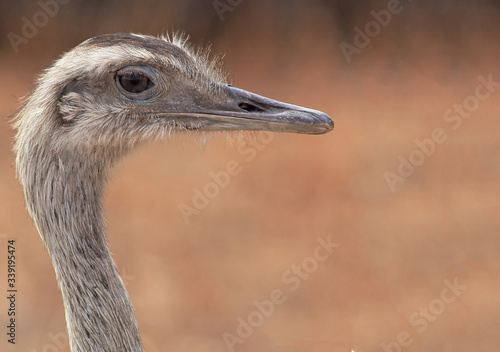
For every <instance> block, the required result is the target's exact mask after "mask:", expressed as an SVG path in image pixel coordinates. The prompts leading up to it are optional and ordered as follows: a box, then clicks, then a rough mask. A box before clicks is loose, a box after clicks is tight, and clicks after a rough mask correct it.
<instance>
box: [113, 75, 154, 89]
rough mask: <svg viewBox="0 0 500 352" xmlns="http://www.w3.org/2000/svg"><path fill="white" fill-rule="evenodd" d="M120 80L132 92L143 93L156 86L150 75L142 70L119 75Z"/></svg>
mask: <svg viewBox="0 0 500 352" xmlns="http://www.w3.org/2000/svg"><path fill="white" fill-rule="evenodd" d="M118 82H120V85H121V86H122V88H123V89H125V90H126V91H127V92H130V93H142V92H144V91H145V90H147V89H149V88H151V87H153V86H154V83H153V82H151V80H150V79H149V77H148V76H146V75H145V74H144V73H142V72H134V71H128V72H125V73H123V74H119V75H118Z"/></svg>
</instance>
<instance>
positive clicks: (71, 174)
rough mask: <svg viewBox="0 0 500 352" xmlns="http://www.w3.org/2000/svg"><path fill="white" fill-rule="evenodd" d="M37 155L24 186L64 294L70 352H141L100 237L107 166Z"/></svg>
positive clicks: (128, 304)
mask: <svg viewBox="0 0 500 352" xmlns="http://www.w3.org/2000/svg"><path fill="white" fill-rule="evenodd" d="M37 154H38V156H35V157H34V158H33V159H34V160H32V165H31V166H33V169H32V170H31V172H30V171H29V170H28V171H26V172H24V174H23V175H21V176H22V178H23V179H22V183H23V185H24V189H25V195H26V198H27V203H28V208H29V210H30V213H31V215H32V217H33V219H34V220H35V224H36V226H37V228H38V231H39V232H40V235H41V237H42V239H43V241H44V243H45V245H46V247H47V249H48V251H49V253H50V256H51V259H52V263H53V265H54V269H55V272H56V277H57V280H58V281H59V285H60V288H61V291H62V295H63V301H64V307H65V312H66V322H67V326H68V331H69V338H70V344H71V350H72V351H73V352H76V351H78V352H80V351H81V352H83V351H85V352H87V351H120V352H121V351H133V352H137V351H139V352H140V351H143V347H142V343H141V339H140V336H139V330H138V327H137V322H136V320H135V317H134V314H133V307H132V304H131V302H130V299H129V297H128V294H127V291H126V289H125V286H124V284H123V282H122V280H121V278H120V276H119V275H118V272H117V270H116V267H115V264H114V262H113V259H112V258H111V254H110V252H109V249H108V246H107V240H106V236H105V233H104V228H105V224H104V214H103V207H102V194H103V191H104V186H105V182H106V173H107V169H108V168H109V166H107V165H102V164H100V163H98V162H91V160H85V159H79V158H75V157H74V156H72V157H67V158H66V159H64V158H63V157H61V156H51V157H47V153H43V152H42V153H37ZM40 155H42V156H43V159H40V160H36V159H37V158H41V157H40ZM75 159H76V160H75ZM78 159H79V160H78ZM35 167H36V168H35ZM28 168H29V165H28Z"/></svg>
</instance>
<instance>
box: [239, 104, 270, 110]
mask: <svg viewBox="0 0 500 352" xmlns="http://www.w3.org/2000/svg"><path fill="white" fill-rule="evenodd" d="M238 106H239V108H240V109H242V110H245V111H247V112H260V111H264V110H262V109H261V108H259V107H258V106H255V105H252V104H248V103H239V104H238Z"/></svg>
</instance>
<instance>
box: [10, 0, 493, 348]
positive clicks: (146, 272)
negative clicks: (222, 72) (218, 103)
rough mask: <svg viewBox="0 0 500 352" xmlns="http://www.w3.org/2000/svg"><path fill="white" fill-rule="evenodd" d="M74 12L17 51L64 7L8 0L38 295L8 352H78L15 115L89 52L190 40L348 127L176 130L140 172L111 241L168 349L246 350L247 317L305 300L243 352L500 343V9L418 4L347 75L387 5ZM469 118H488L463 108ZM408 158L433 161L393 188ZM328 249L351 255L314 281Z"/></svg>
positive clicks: (19, 239)
mask: <svg viewBox="0 0 500 352" xmlns="http://www.w3.org/2000/svg"><path fill="white" fill-rule="evenodd" d="M45 1H46V2H44V0H42V3H47V2H50V1H49V0H45ZM61 2H62V1H61ZM66 2H67V4H61V5H59V8H57V11H55V12H54V13H53V16H52V15H51V16H47V18H48V20H47V23H46V24H45V25H43V26H40V28H38V29H37V33H36V34H35V35H34V36H33V37H32V38H28V39H26V42H25V43H24V42H23V43H22V44H19V45H17V46H16V45H14V46H13V45H12V43H11V38H12V35H10V36H9V33H15V34H17V35H22V27H23V18H24V17H25V18H26V19H27V20H28V21H33V17H34V16H35V15H36V14H37V13H38V12H40V11H44V10H43V8H42V7H41V5H40V3H37V2H33V1H17V2H15V3H14V2H3V3H2V5H1V7H2V9H1V11H0V29H1V31H2V36H1V37H0V62H1V65H0V69H1V77H2V84H1V85H0V97H1V98H0V99H1V100H0V114H1V115H2V116H4V117H5V118H4V119H2V121H1V122H0V163H1V168H0V192H1V193H0V194H1V197H0V241H1V242H0V251H1V252H0V273H2V274H1V277H3V278H0V289H1V290H2V296H4V295H5V292H6V290H7V284H6V282H7V278H6V267H7V265H6V262H7V253H6V252H7V247H6V240H7V239H10V238H12V239H15V240H16V244H17V252H18V262H17V280H18V289H19V293H18V300H17V310H18V319H17V323H18V334H17V344H16V345H15V346H12V345H11V344H8V343H7V336H6V328H2V334H0V336H2V338H1V340H0V350H1V351H23V352H24V351H28V352H35V351H44V352H47V351H51V352H53V351H69V347H68V343H67V335H66V326H65V321H64V309H63V304H62V299H61V295H60V292H59V290H58V287H57V282H56V280H55V275H54V272H53V269H52V266H51V263H50V260H49V256H48V255H47V252H46V250H45V248H44V247H43V244H42V242H41V240H40V238H39V236H38V233H37V231H36V229H35V227H34V225H33V223H32V221H31V219H30V218H29V216H28V214H27V212H26V211H25V206H24V200H23V196H22V190H21V187H20V185H19V184H18V182H17V180H16V178H15V170H14V155H13V152H12V142H13V137H14V132H13V130H12V129H11V127H10V126H9V123H8V121H7V117H8V116H10V115H13V114H14V112H15V111H16V109H17V107H18V106H19V99H20V97H22V96H23V95H25V94H26V93H27V92H29V91H30V89H32V87H33V81H34V78H35V77H36V75H37V74H38V73H39V72H40V71H41V70H42V69H43V68H45V67H47V66H49V65H50V64H51V62H53V60H55V59H56V58H57V57H58V56H59V55H60V54H61V53H62V52H64V51H67V50H69V49H71V48H72V47H73V46H75V45H77V44H78V43H80V42H81V41H83V40H85V39H87V38H89V37H92V36H94V35H98V34H102V33H112V32H140V33H147V34H161V33H163V32H165V31H170V30H172V29H174V30H183V31H185V32H186V33H187V34H189V35H190V36H191V41H192V42H193V43H195V44H204V45H205V44H208V43H211V46H212V52H213V53H215V54H222V53H224V54H225V57H224V62H225V67H226V69H227V71H228V72H229V74H230V77H231V79H232V82H233V84H234V85H235V86H238V87H241V88H244V89H247V90H250V91H253V92H255V93H258V94H261V95H264V96H269V97H272V98H275V99H278V100H282V101H286V102H290V103H294V104H297V105H303V106H307V107H311V108H314V109H318V110H322V111H324V112H326V113H328V114H329V115H330V116H331V117H332V118H333V120H334V121H335V129H334V131H333V132H332V133H329V134H326V135H322V136H304V135H288V134H275V135H272V138H271V139H270V135H269V134H261V135H255V136H250V137H247V139H245V142H241V141H238V138H235V137H237V135H228V136H222V135H214V136H212V138H211V139H210V140H209V141H208V142H207V143H206V144H204V143H200V138H197V136H195V135H192V136H191V135H183V136H182V137H179V136H172V138H171V140H169V141H166V142H164V143H159V144H154V145H149V146H147V147H143V148H140V149H139V150H137V151H136V152H134V153H133V154H132V155H130V156H128V157H127V158H126V159H125V160H124V161H123V162H122V163H121V164H120V165H119V167H118V168H117V170H115V173H114V178H113V180H112V182H111V184H110V187H109V189H108V192H107V194H106V199H105V205H106V216H107V221H108V229H107V235H108V239H109V245H110V248H111V251H112V252H113V255H114V258H115V260H116V264H117V267H118V269H119V271H120V273H121V274H122V277H123V279H124V281H125V283H126V286H127V288H128V290H129V293H130V296H131V299H132V302H133V303H134V306H135V309H136V316H137V319H138V322H139V326H140V330H141V335H142V338H143V342H144V346H145V348H146V350H147V351H149V352H155V351H191V352H192V351H231V349H230V348H228V346H227V344H226V343H225V341H224V338H223V335H224V334H225V333H230V334H233V335H235V336H237V329H238V325H239V322H241V319H239V318H240V317H241V318H242V319H243V320H245V321H247V320H248V317H249V315H251V314H252V313H253V312H255V311H258V309H257V308H256V306H255V304H254V303H255V301H257V302H263V301H265V300H269V299H270V296H271V292H273V291H275V290H281V291H282V292H283V293H284V295H285V297H286V300H285V301H284V302H283V303H282V304H279V305H276V306H274V311H273V313H272V314H270V315H269V317H265V319H264V321H263V322H262V324H257V325H258V326H257V327H256V328H255V329H254V331H253V333H252V334H251V336H250V337H248V338H245V339H243V342H242V343H237V344H236V345H235V346H234V351H269V352H271V351H273V352H274V351H276V352H292V351H293V352H295V351H297V352H298V351H314V352H323V351H329V352H331V351H335V352H336V351H347V352H350V351H351V350H353V351H355V352H365V351H394V352H397V351H400V350H401V351H408V352H412V351H426V352H427V351H450V352H451V351H453V352H461V351H464V352H465V351H467V352H470V351H496V350H497V349H498V347H497V346H498V345H499V344H500V334H499V333H498V331H499V329H500V311H499V299H498V293H499V292H500V280H499V275H498V273H499V272H500V258H499V253H500V236H499V231H500V221H499V216H498V214H499V213H500V201H499V194H500V192H499V191H500V187H499V186H500V183H499V180H500V156H499V155H500V154H499V152H498V150H499V147H500V142H499V138H498V136H499V135H500V118H499V117H500V116H499V114H500V104H499V99H500V83H499V85H495V84H490V86H489V87H484V88H481V92H482V93H483V95H484V94H485V93H486V92H489V93H490V94H489V95H488V97H487V98H484V99H479V98H478V97H477V96H476V87H477V86H478V85H480V84H481V77H483V78H485V79H488V78H489V77H490V76H491V79H493V81H495V82H500V65H499V61H500V60H499V59H500V45H499V43H500V6H499V5H498V3H496V2H493V1H485V0H484V1H476V2H472V1H466V0H462V1H434V2H433V1H413V2H410V1H406V0H402V1H401V3H400V5H399V6H400V8H401V9H402V10H401V11H400V12H399V13H392V14H391V18H390V20H389V23H387V25H386V26H385V27H384V26H382V25H378V29H379V30H378V31H376V32H377V33H376V35H373V36H372V37H368V38H369V42H368V43H366V40H365V44H366V45H365V47H363V48H360V47H357V50H356V52H354V53H351V55H349V60H350V63H348V62H347V61H348V60H346V55H344V53H343V51H342V45H344V46H343V47H344V48H345V47H346V46H345V45H346V44H348V45H355V40H358V41H359V40H361V39H360V38H361V37H359V32H360V31H361V32H364V33H366V25H367V24H368V29H369V30H370V28H371V30H376V29H377V26H376V25H373V23H372V24H371V26H372V27H370V25H369V23H370V22H373V21H375V19H374V15H373V12H371V11H375V12H376V13H379V14H380V13H381V12H380V11H388V8H389V6H391V5H388V2H387V1H364V2H363V1H361V2H352V1H351V2H349V1H341V0H339V1H326V0H325V1H322V0H313V1H299V0H297V1H278V0H276V1H264V0H255V1H248V0H242V1H236V0H232V1H229V0H220V1H202V0H199V1H194V0H192V1H180V0H177V1H163V2H160V1H153V0H147V1H141V2H137V1H131V0H127V1H109V2H98V1H79V0H70V1H66ZM221 3H222V4H223V5H224V6H222V7H221ZM389 3H391V1H389ZM222 9H224V10H222ZM383 13H387V12H383ZM42 17H43V16H42ZM41 19H43V18H41ZM39 20H40V19H39ZM358 29H359V30H358ZM374 33H375V32H372V34H374ZM356 36H358V37H356ZM342 43H344V44H342ZM351 48H352V47H351ZM16 51H17V52H16ZM488 88H489V89H490V90H488ZM464 104H465V108H466V109H467V108H468V109H469V110H467V111H466V114H465V113H463V114H462V116H465V115H468V117H463V118H461V117H460V118H459V117H457V116H461V115H460V114H459V113H457V112H454V113H451V114H450V112H449V111H448V109H452V110H453V109H456V108H457V107H460V106H464ZM452 119H453V120H452ZM458 119H460V122H461V124H460V126H458V123H457V122H456V121H458ZM435 129H441V131H442V132H443V133H444V135H445V136H446V138H445V139H446V140H444V141H442V143H437V142H433V144H434V147H433V148H431V147H430V144H429V143H430V142H429V141H426V143H427V144H426V145H427V146H428V150H427V152H428V153H427V154H428V155H427V154H425V153H424V152H425V151H423V150H422V148H419V146H418V143H417V142H416V141H415V140H418V141H420V142H422V141H424V140H428V139H430V138H432V134H433V131H434V130H435ZM266 138H267V139H266ZM231 139H234V140H236V141H231ZM228 140H229V141H228ZM263 141H264V142H263ZM241 143H246V144H244V145H243V146H244V147H245V148H252V150H253V153H254V156H255V157H254V158H253V159H251V160H248V159H249V157H248V154H243V153H242V152H241V146H242V144H241ZM252 143H254V144H252ZM255 143H259V144H258V146H259V149H257V145H255ZM261 146H262V147H261ZM431 149H433V150H431ZM232 160H235V161H237V162H238V164H239V165H240V167H241V172H240V173H239V174H238V175H236V176H234V177H232V178H231V180H230V182H229V184H228V185H227V187H225V188H222V189H220V190H219V192H218V194H217V196H215V197H214V198H213V199H211V200H210V202H209V205H208V207H206V208H205V209H202V210H201V211H200V213H199V214H197V215H193V216H192V217H191V218H190V222H189V224H188V223H186V222H185V221H184V219H183V217H182V215H181V212H180V211H179V205H180V204H183V203H184V204H188V205H192V202H193V196H194V192H195V189H198V190H202V189H203V188H204V187H205V186H206V185H207V184H208V183H210V182H212V179H211V177H210V176H209V174H210V172H220V171H221V170H225V169H226V167H227V165H228V163H229V162H230V161H232ZM401 160H405V162H403V163H406V162H408V163H410V165H411V161H412V162H413V164H415V165H412V167H411V168H410V171H409V172H408V173H407V174H405V176H404V177H403V176H401V175H400V176H399V177H400V178H399V179H397V180H399V181H401V182H395V183H390V182H388V180H387V178H388V177H389V176H388V175H392V176H391V177H393V178H392V180H393V181H394V180H395V179H394V175H397V174H398V172H400V171H403V172H404V171H405V170H402V169H401V168H402V166H400V164H401V163H402V161H401ZM407 167H408V165H407ZM398 168H400V170H399V171H398ZM411 169H413V171H412V172H411ZM406 171H408V170H406ZM388 173H391V174H388ZM318 239H322V240H324V241H327V240H328V239H329V240H331V242H334V243H336V244H338V245H339V247H338V248H335V250H333V252H332V253H330V254H329V256H328V257H327V258H326V259H325V260H324V261H316V265H313V266H311V265H312V264H311V263H313V261H312V259H311V258H312V257H313V255H314V253H315V249H316V247H317V245H318ZM294 266H295V268H297V266H301V267H302V274H303V273H304V270H305V269H307V268H309V269H308V270H309V271H310V272H309V273H308V274H307V275H304V276H303V278H301V279H300V280H299V281H298V282H299V284H300V286H299V287H294V288H296V289H295V290H292V285H290V283H287V282H286V280H284V277H283V276H284V275H285V277H290V272H289V270H293V267H294ZM304 266H305V267H304ZM287 275H288V276H287ZM294 275H295V274H294ZM306 276H307V278H306ZM294 277H295V278H297V277H299V276H298V274H297V275H295V276H294ZM457 283H458V284H457ZM452 285H455V286H456V287H455V289H454V290H452V289H450V288H449V287H450V286H452ZM457 285H458V286H457ZM447 287H448V289H447ZM457 287H458V288H457ZM443 292H444V293H443ZM443 294H444V296H443ZM7 304H8V301H7V300H6V299H5V298H3V299H2V300H1V301H0V322H1V326H4V327H5V326H6V325H7V324H8V323H7V321H8V317H7ZM254 316H255V314H254ZM226 336H227V335H226Z"/></svg>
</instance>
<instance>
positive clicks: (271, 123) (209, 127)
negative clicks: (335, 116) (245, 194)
mask: <svg viewBox="0 0 500 352" xmlns="http://www.w3.org/2000/svg"><path fill="white" fill-rule="evenodd" d="M192 99H193V101H192V104H190V105H191V106H190V107H189V108H187V109H186V106H184V107H183V109H182V111H179V112H178V113H177V116H178V117H181V118H182V120H184V121H185V122H188V121H186V120H185V119H186V118H187V119H191V118H192V119H193V120H191V122H193V125H194V126H196V127H195V129H199V130H206V131H230V130H250V131H272V132H290V133H305V134H323V133H327V132H330V131H331V130H332V129H333V121H332V119H331V118H330V117H329V116H328V115H327V114H325V113H323V112H321V111H317V110H312V109H307V108H304V107H301V106H296V105H291V104H286V103H282V102H280V101H277V100H273V99H269V98H266V97H263V96H260V95H257V94H254V93H251V92H247V91H245V90H243V89H239V88H236V87H233V86H229V85H227V86H225V87H224V89H223V92H222V94H220V97H218V98H215V99H206V97H198V99H197V98H196V97H192ZM193 129H194V128H193Z"/></svg>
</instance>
